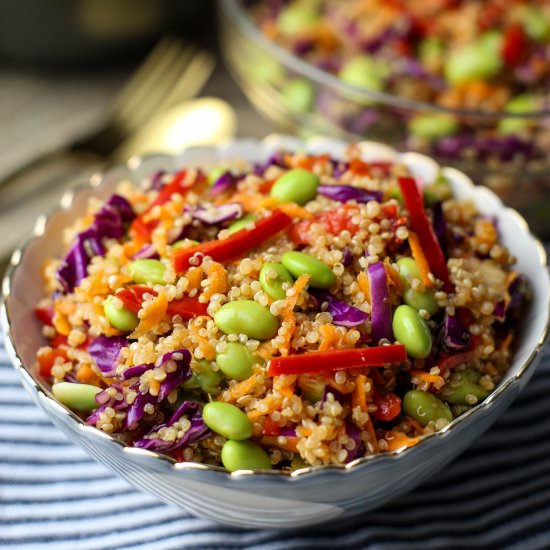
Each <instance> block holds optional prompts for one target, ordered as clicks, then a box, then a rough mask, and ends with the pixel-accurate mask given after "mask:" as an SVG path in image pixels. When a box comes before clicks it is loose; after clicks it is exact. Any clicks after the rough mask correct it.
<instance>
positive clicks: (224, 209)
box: [185, 202, 243, 225]
mask: <svg viewBox="0 0 550 550" xmlns="http://www.w3.org/2000/svg"><path fill="white" fill-rule="evenodd" d="M185 211H186V212H189V213H190V214H191V216H193V218H194V219H196V220H200V221H201V222H203V223H205V224H207V225H216V224H218V223H222V222H227V221H229V220H234V219H236V218H240V217H241V216H242V215H243V207H242V204H241V203H240V202H229V203H227V204H220V205H219V206H214V205H210V206H207V207H206V206H201V205H197V206H186V207H185Z"/></svg>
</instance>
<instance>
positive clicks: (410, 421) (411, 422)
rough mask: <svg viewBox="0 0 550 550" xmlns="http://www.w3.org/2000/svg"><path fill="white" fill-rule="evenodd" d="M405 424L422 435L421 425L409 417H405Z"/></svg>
mask: <svg viewBox="0 0 550 550" xmlns="http://www.w3.org/2000/svg"><path fill="white" fill-rule="evenodd" d="M407 422H408V423H409V424H410V425H411V426H412V427H413V428H414V429H415V431H416V433H422V431H423V430H424V428H423V426H422V424H420V422H418V420H415V419H414V418H411V417H410V416H407Z"/></svg>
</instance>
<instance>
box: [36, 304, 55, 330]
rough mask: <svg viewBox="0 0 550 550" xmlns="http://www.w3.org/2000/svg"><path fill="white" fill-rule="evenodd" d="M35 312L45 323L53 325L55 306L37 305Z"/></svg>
mask: <svg viewBox="0 0 550 550" xmlns="http://www.w3.org/2000/svg"><path fill="white" fill-rule="evenodd" d="M34 314H35V315H36V317H37V318H38V320H39V321H40V322H41V323H42V324H43V325H47V326H49V327H53V316H54V310H53V306H47V307H35V308H34Z"/></svg>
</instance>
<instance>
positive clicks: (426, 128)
mask: <svg viewBox="0 0 550 550" xmlns="http://www.w3.org/2000/svg"><path fill="white" fill-rule="evenodd" d="M457 130H458V122H457V121H456V119H454V118H453V117H451V116H448V115H433V114H431V115H429V114H426V115H417V116H415V117H414V118H412V119H411V121H410V122H409V131H410V132H411V133H412V134H413V135H415V136H418V137H421V138H426V139H438V138H442V137H445V136H450V135H452V134H454V133H456V131H457Z"/></svg>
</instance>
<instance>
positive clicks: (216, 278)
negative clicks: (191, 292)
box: [202, 262, 227, 301]
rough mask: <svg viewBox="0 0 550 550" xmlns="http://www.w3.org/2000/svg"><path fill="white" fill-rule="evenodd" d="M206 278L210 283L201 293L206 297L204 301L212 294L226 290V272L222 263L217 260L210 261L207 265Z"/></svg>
mask: <svg viewBox="0 0 550 550" xmlns="http://www.w3.org/2000/svg"><path fill="white" fill-rule="evenodd" d="M207 274H208V278H209V279H210V285H209V286H208V288H207V289H206V290H205V291H204V292H203V293H202V294H203V296H205V297H206V301H208V300H210V298H211V297H212V296H213V295H214V294H223V293H225V291H226V290H227V274H226V272H225V268H224V267H223V265H222V264H220V263H218V262H211V263H210V264H209V266H208V271H207Z"/></svg>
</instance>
